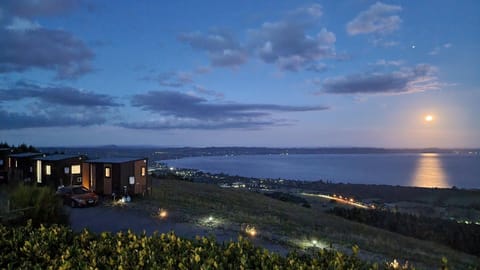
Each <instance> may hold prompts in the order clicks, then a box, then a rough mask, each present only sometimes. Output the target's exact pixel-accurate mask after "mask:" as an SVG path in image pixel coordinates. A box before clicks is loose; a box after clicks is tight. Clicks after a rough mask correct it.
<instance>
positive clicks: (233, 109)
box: [0, 0, 480, 148]
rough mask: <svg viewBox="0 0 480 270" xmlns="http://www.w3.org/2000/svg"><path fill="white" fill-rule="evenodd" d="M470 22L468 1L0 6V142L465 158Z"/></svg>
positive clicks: (471, 82) (474, 16)
mask: <svg viewBox="0 0 480 270" xmlns="http://www.w3.org/2000/svg"><path fill="white" fill-rule="evenodd" d="M479 14H480V2H479V1H476V0H472V1H468V0H462V1H433V0H432V1H383V2H376V1H366V0H360V1H358V0H355V1H354V0H352V1H168V2H167V1H153V0H152V1H146V0H145V1H72V0H45V1H36V0H28V1H17V0H2V1H0V141H6V142H8V143H10V144H19V143H28V144H33V145H36V146H76V145H78V146H81V145H105V144H118V145H159V146H270V147H277V146H282V147H294V146H298V147H304V146H305V147H321V146H373V147H391V148H397V147H442V148H451V147H479V146H480V119H479V118H480V89H479V85H480V76H479V75H480V65H479V63H480V57H479V55H480V34H479V29H480V16H479ZM427 115H431V116H432V118H433V120H432V121H425V117H426V116H427Z"/></svg>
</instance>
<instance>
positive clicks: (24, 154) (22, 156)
mask: <svg viewBox="0 0 480 270" xmlns="http://www.w3.org/2000/svg"><path fill="white" fill-rule="evenodd" d="M40 155H42V153H18V154H11V155H10V157H13V158H28V157H36V156H40Z"/></svg>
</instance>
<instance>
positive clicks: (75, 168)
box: [72, 165, 80, 174]
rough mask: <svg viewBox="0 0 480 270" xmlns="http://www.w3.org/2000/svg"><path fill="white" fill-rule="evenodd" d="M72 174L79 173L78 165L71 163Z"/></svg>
mask: <svg viewBox="0 0 480 270" xmlns="http://www.w3.org/2000/svg"><path fill="white" fill-rule="evenodd" d="M72 174H80V165H72Z"/></svg>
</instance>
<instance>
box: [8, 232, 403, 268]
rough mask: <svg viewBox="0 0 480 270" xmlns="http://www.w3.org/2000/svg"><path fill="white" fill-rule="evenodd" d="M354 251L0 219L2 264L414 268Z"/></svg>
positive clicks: (31, 266) (122, 266) (85, 266)
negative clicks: (293, 249)
mask: <svg viewBox="0 0 480 270" xmlns="http://www.w3.org/2000/svg"><path fill="white" fill-rule="evenodd" d="M353 250H354V254H353V255H345V254H342V253H339V252H336V251H330V250H320V251H319V252H317V253H315V254H313V255H298V254H296V253H291V254H289V255H288V256H287V257H282V256H279V255H277V254H275V253H270V252H268V251H267V250H265V249H262V248H257V247H254V246H252V244H251V243H250V242H249V241H248V240H246V239H243V238H239V240H238V242H228V243H224V244H218V243H217V242H216V241H215V240H214V239H209V238H197V239H195V240H185V239H182V238H179V237H177V236H176V235H175V234H173V233H169V234H154V235H152V236H147V235H145V234H141V235H137V234H134V233H132V232H130V231H129V232H119V233H117V234H111V233H101V234H100V235H96V234H92V233H90V232H89V231H87V230H84V231H83V232H81V233H74V232H72V231H71V230H70V229H68V228H66V227H62V226H58V225H53V226H51V227H45V226H43V225H42V226H40V228H36V229H35V228H33V227H32V225H31V223H29V224H28V225H27V226H23V227H17V228H12V227H5V226H2V225H0V268H1V269H112V268H118V269H412V268H409V267H402V266H400V267H398V266H397V267H398V268H394V266H393V265H392V264H389V265H387V264H385V265H381V266H378V265H376V264H371V263H368V262H364V261H362V260H360V259H359V258H358V257H357V252H358V248H356V247H354V248H353Z"/></svg>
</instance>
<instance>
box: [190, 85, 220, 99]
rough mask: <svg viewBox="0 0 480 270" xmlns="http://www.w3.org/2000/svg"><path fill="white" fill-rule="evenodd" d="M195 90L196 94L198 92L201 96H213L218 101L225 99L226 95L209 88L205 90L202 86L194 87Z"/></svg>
mask: <svg viewBox="0 0 480 270" xmlns="http://www.w3.org/2000/svg"><path fill="white" fill-rule="evenodd" d="M193 89H194V90H195V92H197V93H199V94H201V95H205V96H211V97H214V98H216V99H223V98H224V97H225V95H224V94H223V93H220V92H217V91H213V90H210V89H207V88H205V87H203V86H200V85H195V86H193Z"/></svg>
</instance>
